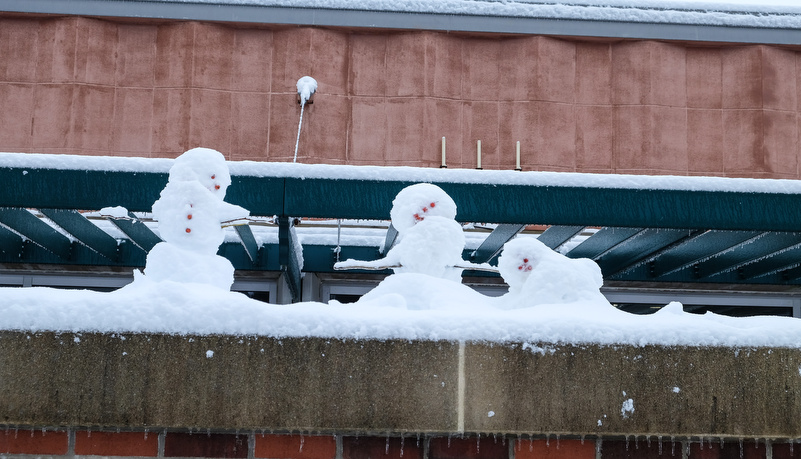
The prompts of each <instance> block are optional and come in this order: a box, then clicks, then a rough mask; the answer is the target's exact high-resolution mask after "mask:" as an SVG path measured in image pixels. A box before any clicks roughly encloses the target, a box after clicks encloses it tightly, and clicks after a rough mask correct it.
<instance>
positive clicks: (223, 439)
mask: <svg viewBox="0 0 801 459" xmlns="http://www.w3.org/2000/svg"><path fill="white" fill-rule="evenodd" d="M164 456H165V457H239V458H245V457H248V437H247V435H232V434H205V433H197V434H189V433H177V432H168V433H167V435H166V437H165V439H164Z"/></svg>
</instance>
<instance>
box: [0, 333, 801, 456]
mask: <svg viewBox="0 0 801 459" xmlns="http://www.w3.org/2000/svg"><path fill="white" fill-rule="evenodd" d="M799 410H801V351H799V350H798V349H751V348H743V349H732V348H695V347H660V346H646V347H636V346H596V345H587V346H575V345H544V344H541V345H538V346H536V345H535V346H528V345H520V344H494V345H493V344H491V343H482V342H468V343H463V344H460V343H458V342H446V341H440V342H418V341H402V340H398V341H393V340H388V341H376V340H329V339H321V338H284V339H275V338H265V337H235V336H172V335H155V334H153V335H144V334H133V335H116V334H113V335H108V334H96V333H82V334H72V333H64V334H55V333H39V334H29V333H22V332H0V425H6V426H34V427H36V426H43V427H53V426H84V427H90V428H92V429H95V430H97V429H115V428H123V429H139V430H141V429H145V428H149V429H152V430H161V429H185V430H187V429H194V430H201V431H204V430H206V429H210V430H212V431H220V430H222V431H234V430H240V429H241V430H242V431H250V430H252V431H261V430H265V429H266V430H270V431H273V430H275V431H279V432H280V431H285V432H286V431H289V432H298V431H299V432H309V433H311V432H318V433H320V432H322V433H325V432H334V433H338V434H356V435H358V434H359V433H370V432H373V433H375V432H385V433H387V434H388V435H390V434H391V435H395V436H397V435H399V434H405V435H415V434H417V433H423V434H429V433H436V434H441V435H447V434H461V433H468V434H470V433H473V434H476V433H480V434H484V435H486V434H496V433H497V434H508V435H523V434H525V435H536V436H540V435H542V436H544V435H565V436H572V437H573V438H578V437H579V436H585V435H587V436H591V437H611V438H619V437H620V436H624V435H625V436H628V435H639V436H643V435H646V436H676V437H683V438H687V437H698V436H703V437H714V438H723V439H729V440H732V439H738V438H743V437H748V438H769V439H775V440H781V439H785V440H787V439H796V438H799V437H801V418H799V417H798V415H797V414H798V412H799Z"/></svg>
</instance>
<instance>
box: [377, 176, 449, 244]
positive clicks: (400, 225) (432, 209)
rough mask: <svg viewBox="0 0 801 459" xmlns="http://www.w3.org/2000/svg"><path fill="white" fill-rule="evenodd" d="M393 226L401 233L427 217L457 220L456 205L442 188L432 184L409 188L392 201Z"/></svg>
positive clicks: (391, 216) (419, 184) (421, 184)
mask: <svg viewBox="0 0 801 459" xmlns="http://www.w3.org/2000/svg"><path fill="white" fill-rule="evenodd" d="M389 215H390V218H392V226H394V227H395V229H396V230H398V232H399V233H402V232H404V231H405V230H407V229H409V228H411V227H413V226H414V225H416V224H417V223H419V222H421V221H423V220H425V219H426V217H432V216H436V217H443V218H447V219H450V220H453V219H455V218H456V203H455V202H453V199H451V197H450V196H448V194H447V193H445V192H444V191H442V188H440V187H438V186H436V185H432V184H430V183H418V184H416V185H411V186H407V187H406V188H404V189H402V190H401V191H400V193H398V195H397V196H396V197H395V200H394V201H392V210H391V211H390V213H389Z"/></svg>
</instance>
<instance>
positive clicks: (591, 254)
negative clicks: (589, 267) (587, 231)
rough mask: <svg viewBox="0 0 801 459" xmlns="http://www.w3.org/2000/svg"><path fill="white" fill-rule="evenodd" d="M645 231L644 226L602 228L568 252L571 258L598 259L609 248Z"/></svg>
mask: <svg viewBox="0 0 801 459" xmlns="http://www.w3.org/2000/svg"><path fill="white" fill-rule="evenodd" d="M640 231H643V229H642V228H601V230H600V231H598V232H597V233H595V234H593V235H592V236H590V237H589V238H588V239H587V240H586V241H584V242H582V243H581V244H579V245H577V246H576V247H574V248H573V249H572V250H570V251H569V252H568V253H567V256H568V257H570V258H590V259H592V260H595V259H597V258H598V257H600V256H601V255H602V254H604V253H605V252H606V251H608V250H609V249H611V248H613V247H615V246H617V245H618V244H620V243H621V242H623V241H625V240H626V239H628V238H630V237H632V236H634V235H635V234H637V233H639V232H640Z"/></svg>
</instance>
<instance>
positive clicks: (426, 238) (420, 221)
mask: <svg viewBox="0 0 801 459" xmlns="http://www.w3.org/2000/svg"><path fill="white" fill-rule="evenodd" d="M390 218H391V220H392V226H393V227H395V229H396V230H397V231H398V244H397V245H395V246H394V247H392V248H391V249H390V251H389V252H388V253H387V255H386V257H384V258H381V259H379V260H374V261H357V260H347V261H344V262H340V263H337V264H335V265H334V269H387V268H392V269H393V271H394V272H395V273H416V274H426V275H429V276H433V277H438V278H443V279H448V280H452V281H455V282H460V281H461V275H462V270H463V269H490V270H492V268H491V267H489V265H483V264H482V265H477V264H473V263H470V262H467V261H464V260H463V259H462V251H463V250H464V246H465V237H464V232H463V230H462V227H461V225H460V224H459V223H457V222H456V220H455V218H456V203H455V202H453V199H451V197H450V196H448V194H447V193H445V192H444V191H443V190H442V189H441V188H440V187H438V186H436V185H433V184H430V183H418V184H415V185H411V186H408V187H406V188H404V189H403V190H401V191H400V193H398V195H397V196H396V197H395V199H394V200H393V201H392V210H391V211H390Z"/></svg>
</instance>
